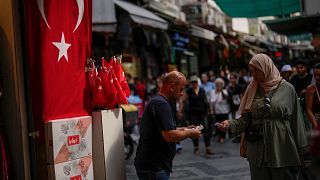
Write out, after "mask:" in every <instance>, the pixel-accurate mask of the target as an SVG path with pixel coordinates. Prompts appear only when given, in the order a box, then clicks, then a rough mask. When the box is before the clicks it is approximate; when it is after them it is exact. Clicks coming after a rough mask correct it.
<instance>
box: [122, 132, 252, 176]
mask: <svg viewBox="0 0 320 180" xmlns="http://www.w3.org/2000/svg"><path fill="white" fill-rule="evenodd" d="M201 140H202V138H201ZM212 142H213V140H212ZM181 144H182V146H183V149H182V151H181V152H179V153H177V154H176V157H175V159H174V161H173V173H172V174H171V176H170V177H171V179H172V180H200V179H201V180H207V179H208V180H209V179H210V180H250V172H249V164H248V162H247V160H246V159H244V158H242V157H240V156H239V143H232V142H231V140H230V139H227V138H226V141H225V143H224V144H219V143H217V142H216V141H214V142H213V146H212V147H213V150H214V152H215V155H213V156H210V157H208V156H206V155H205V147H204V143H203V141H201V142H200V155H199V156H195V155H193V145H192V141H191V140H190V139H188V140H185V141H182V142H181ZM133 159H134V157H131V158H130V159H129V160H127V162H126V173H127V179H128V180H138V178H137V176H136V174H135V169H134V166H133Z"/></svg>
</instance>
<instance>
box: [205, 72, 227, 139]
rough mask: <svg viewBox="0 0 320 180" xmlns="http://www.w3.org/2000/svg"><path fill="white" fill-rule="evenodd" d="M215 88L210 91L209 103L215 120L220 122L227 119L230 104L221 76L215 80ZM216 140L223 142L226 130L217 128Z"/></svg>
mask: <svg viewBox="0 0 320 180" xmlns="http://www.w3.org/2000/svg"><path fill="white" fill-rule="evenodd" d="M215 85H216V89H215V90H214V91H212V92H211V96H210V101H209V102H210V104H211V106H212V109H213V112H214V114H215V117H216V121H217V122H219V123H221V122H222V121H224V120H225V119H228V114H229V113H230V104H229V103H228V98H229V94H228V91H227V90H226V89H225V88H224V85H225V82H224V80H223V79H222V78H217V79H216V80H215ZM217 135H218V142H219V143H224V139H225V136H226V132H223V131H220V130H219V129H217Z"/></svg>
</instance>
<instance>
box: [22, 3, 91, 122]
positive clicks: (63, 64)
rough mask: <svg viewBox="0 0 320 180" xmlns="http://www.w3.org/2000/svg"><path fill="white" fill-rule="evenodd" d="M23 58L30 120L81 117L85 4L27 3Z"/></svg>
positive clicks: (84, 108) (87, 22) (87, 26)
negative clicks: (26, 68)
mask: <svg viewBox="0 0 320 180" xmlns="http://www.w3.org/2000/svg"><path fill="white" fill-rule="evenodd" d="M24 4H25V12H26V29H27V51H26V52H27V55H28V61H29V72H30V87H31V94H32V105H33V107H32V108H33V114H34V117H35V119H36V120H37V119H38V120H39V121H44V122H48V121H49V120H54V119H61V118H68V117H76V116H84V115H88V114H89V113H90V110H91V100H90V93H89V87H87V86H86V78H85V71H84V70H85V64H86V59H87V58H89V56H90V48H91V47H90V46H91V33H92V30H91V26H92V23H91V19H92V18H91V16H92V1H91V0H69V1H65V0H46V1H44V0H37V1H31V0H29V1H28V0H27V1H26V3H24Z"/></svg>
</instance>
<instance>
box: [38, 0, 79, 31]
mask: <svg viewBox="0 0 320 180" xmlns="http://www.w3.org/2000/svg"><path fill="white" fill-rule="evenodd" d="M43 1H44V0H37V4H38V8H39V11H40V13H41V16H42V18H43V20H44V21H45V23H46V25H47V26H48V28H49V29H51V28H50V26H49V24H48V21H47V18H46V14H45V13H44V3H43ZM76 1H77V4H78V10H79V14H78V20H77V24H76V27H75V28H74V30H73V32H75V31H76V30H77V28H78V27H79V25H80V23H81V21H82V18H83V12H84V2H83V0H76Z"/></svg>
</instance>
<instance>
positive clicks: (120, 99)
mask: <svg viewBox="0 0 320 180" xmlns="http://www.w3.org/2000/svg"><path fill="white" fill-rule="evenodd" d="M113 59H114V58H112V59H111V60H110V64H108V65H107V67H108V68H107V69H109V68H110V71H111V74H112V77H113V78H112V79H113V85H114V87H115V88H116V90H117V104H128V100H127V98H126V94H125V92H124V91H123V90H122V87H121V85H120V82H119V79H121V77H120V78H118V77H117V75H118V76H120V75H119V74H120V73H121V72H120V68H119V67H118V65H117V62H116V59H115V60H113ZM114 67H117V68H116V69H115V68H114ZM114 70H116V72H115V71H114ZM116 74H117V75H116Z"/></svg>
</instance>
